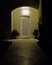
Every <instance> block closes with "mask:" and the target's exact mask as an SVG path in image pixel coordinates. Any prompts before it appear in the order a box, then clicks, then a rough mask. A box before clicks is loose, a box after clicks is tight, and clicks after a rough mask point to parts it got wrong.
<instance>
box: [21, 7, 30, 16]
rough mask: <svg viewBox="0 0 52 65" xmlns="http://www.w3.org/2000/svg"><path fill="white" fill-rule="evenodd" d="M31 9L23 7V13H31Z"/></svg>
mask: <svg viewBox="0 0 52 65" xmlns="http://www.w3.org/2000/svg"><path fill="white" fill-rule="evenodd" d="M29 13H30V12H29V9H28V7H23V9H22V15H29Z"/></svg>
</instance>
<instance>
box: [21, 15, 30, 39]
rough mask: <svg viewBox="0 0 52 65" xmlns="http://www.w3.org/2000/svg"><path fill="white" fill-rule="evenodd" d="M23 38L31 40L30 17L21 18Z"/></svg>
mask: <svg viewBox="0 0 52 65" xmlns="http://www.w3.org/2000/svg"><path fill="white" fill-rule="evenodd" d="M20 28H21V38H30V17H29V16H22V17H21V27H20Z"/></svg>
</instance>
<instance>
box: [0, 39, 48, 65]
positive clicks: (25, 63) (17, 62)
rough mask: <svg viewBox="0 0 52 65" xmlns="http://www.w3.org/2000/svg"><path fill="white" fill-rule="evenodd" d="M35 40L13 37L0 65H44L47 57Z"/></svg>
mask: <svg viewBox="0 0 52 65" xmlns="http://www.w3.org/2000/svg"><path fill="white" fill-rule="evenodd" d="M9 41H10V42H11V40H9ZM37 42H39V41H37V40H35V39H13V40H12V42H11V44H10V46H9V47H8V49H7V50H6V52H5V54H4V55H3V56H2V57H1V62H0V65H46V64H47V57H46V55H45V54H44V52H43V51H42V49H41V48H40V47H39V46H38V44H37ZM47 65H48V64H47Z"/></svg>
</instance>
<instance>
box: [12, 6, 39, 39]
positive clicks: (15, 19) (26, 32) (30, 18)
mask: <svg viewBox="0 0 52 65" xmlns="http://www.w3.org/2000/svg"><path fill="white" fill-rule="evenodd" d="M38 22H39V17H38V9H36V8H33V7H29V6H22V7H18V8H15V9H14V10H12V11H11V32H12V31H13V30H17V31H18V32H19V34H20V38H34V35H33V32H34V30H36V29H37V30H38ZM22 23H23V24H22ZM26 24H27V25H26ZM24 36H25V37H24Z"/></svg>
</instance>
